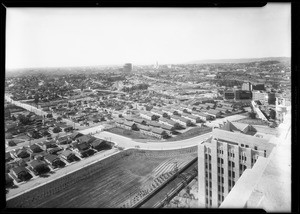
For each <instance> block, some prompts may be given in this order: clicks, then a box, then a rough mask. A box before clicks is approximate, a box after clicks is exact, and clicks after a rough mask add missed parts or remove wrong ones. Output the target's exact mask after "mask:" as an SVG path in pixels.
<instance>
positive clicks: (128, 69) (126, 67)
mask: <svg viewBox="0 0 300 214" xmlns="http://www.w3.org/2000/svg"><path fill="white" fill-rule="evenodd" d="M123 70H124V72H127V73H129V72H131V71H132V64H131V63H126V64H125V65H124V66H123Z"/></svg>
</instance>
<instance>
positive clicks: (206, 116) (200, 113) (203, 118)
mask: <svg viewBox="0 0 300 214" xmlns="http://www.w3.org/2000/svg"><path fill="white" fill-rule="evenodd" d="M191 115H194V116H196V117H199V118H200V120H202V121H204V122H205V121H206V120H209V119H210V116H209V115H207V114H204V113H203V112H196V111H192V113H191Z"/></svg>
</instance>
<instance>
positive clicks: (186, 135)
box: [166, 127, 212, 141]
mask: <svg viewBox="0 0 300 214" xmlns="http://www.w3.org/2000/svg"><path fill="white" fill-rule="evenodd" d="M211 130H212V128H210V127H195V128H192V129H190V130H188V131H187V132H184V133H182V134H179V135H177V136H176V137H172V138H169V139H167V140H166V141H178V140H185V139H189V138H192V137H196V136H199V135H202V134H205V133H208V132H211Z"/></svg>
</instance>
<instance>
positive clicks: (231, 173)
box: [228, 170, 235, 178]
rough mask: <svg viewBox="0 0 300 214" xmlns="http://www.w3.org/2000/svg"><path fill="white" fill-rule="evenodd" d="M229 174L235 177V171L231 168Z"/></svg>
mask: <svg viewBox="0 0 300 214" xmlns="http://www.w3.org/2000/svg"><path fill="white" fill-rule="evenodd" d="M228 176H229V177H231V176H232V177H233V178H235V172H234V171H231V170H228Z"/></svg>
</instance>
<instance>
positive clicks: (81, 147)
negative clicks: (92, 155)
mask: <svg viewBox="0 0 300 214" xmlns="http://www.w3.org/2000/svg"><path fill="white" fill-rule="evenodd" d="M76 147H77V148H78V150H87V149H88V148H89V145H88V144H87V143H86V142H84V143H78V144H77V145H76Z"/></svg>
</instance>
